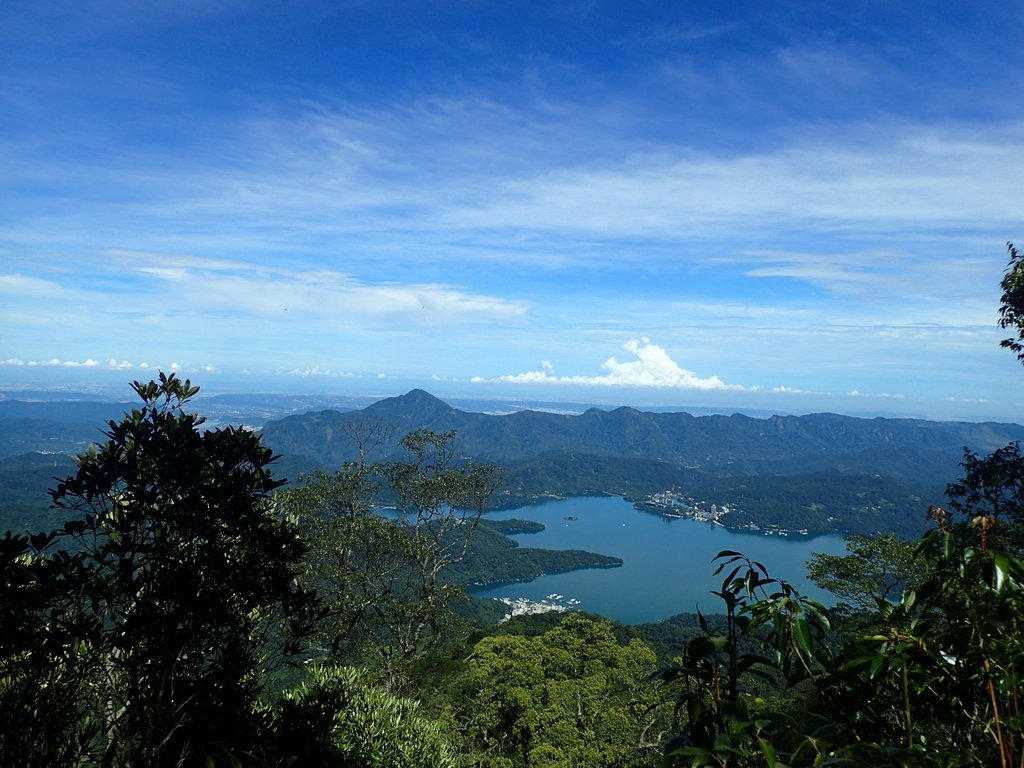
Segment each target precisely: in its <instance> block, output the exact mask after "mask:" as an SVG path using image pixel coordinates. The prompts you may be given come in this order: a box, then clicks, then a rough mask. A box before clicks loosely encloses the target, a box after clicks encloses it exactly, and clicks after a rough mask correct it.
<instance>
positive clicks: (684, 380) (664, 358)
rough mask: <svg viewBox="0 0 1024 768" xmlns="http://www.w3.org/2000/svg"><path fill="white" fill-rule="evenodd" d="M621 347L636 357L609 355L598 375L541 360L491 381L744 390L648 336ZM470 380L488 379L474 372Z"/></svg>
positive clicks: (632, 340)
mask: <svg viewBox="0 0 1024 768" xmlns="http://www.w3.org/2000/svg"><path fill="white" fill-rule="evenodd" d="M622 348H623V349H624V350H626V351H627V352H629V353H630V354H632V355H635V356H636V359H635V360H627V361H624V362H619V360H617V359H616V358H615V357H609V358H608V359H607V360H605V362H604V363H603V364H602V365H601V368H602V370H604V371H605V373H603V374H600V375H597V376H557V375H556V374H555V372H554V366H553V365H552V364H551V362H550V361H547V360H545V361H542V362H541V368H542V370H539V371H527V372H525V373H516V374H508V375H504V376H499V377H498V378H497V379H491V380H490V381H499V382H505V383H511V384H576V385H583V386H601V387H671V388H675V389H701V390H746V389H748V388H747V387H743V386H741V385H739V384H727V383H725V382H724V381H722V380H721V379H720V378H719V377H718V376H709V377H701V376H698V375H697V374H696V373H694V372H693V371H689V370H687V369H685V368H681V367H680V366H679V365H678V364H677V363H676V362H675V360H673V359H672V358H671V357H669V355H668V353H667V352H666V351H665V350H664V349H662V348H661V347H659V346H658V345H657V344H653V343H651V340H650V339H648V338H646V337H642V338H640V339H630V340H629V341H627V342H626V343H625V344H623V345H622ZM471 381H475V382H482V381H488V379H484V378H482V377H479V376H475V377H473V378H472V379H471Z"/></svg>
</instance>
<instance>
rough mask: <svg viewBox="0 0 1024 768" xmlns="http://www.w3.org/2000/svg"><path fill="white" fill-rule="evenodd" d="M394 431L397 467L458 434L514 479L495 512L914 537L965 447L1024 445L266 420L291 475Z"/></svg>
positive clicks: (955, 435)
mask: <svg viewBox="0 0 1024 768" xmlns="http://www.w3.org/2000/svg"><path fill="white" fill-rule="evenodd" d="M372 426H378V427H379V426H385V427H387V428H388V430H389V431H390V433H391V436H390V438H389V439H388V440H386V441H384V442H383V443H381V444H380V445H378V446H377V448H376V452H375V453H373V454H371V457H370V458H371V459H372V460H388V459H393V458H395V457H396V456H397V455H399V453H400V446H399V445H398V439H399V438H400V437H401V436H403V435H404V434H406V433H408V432H411V431H413V430H415V429H419V428H426V429H431V430H434V431H439V432H443V431H454V432H455V433H456V436H457V437H456V444H457V446H458V448H459V450H460V452H461V453H462V454H463V455H464V456H466V457H471V458H473V459H476V460H480V461H487V462H492V463H495V464H499V465H502V466H503V467H505V468H506V469H507V473H506V482H505V486H504V488H503V489H502V491H501V492H500V493H499V495H498V498H497V500H496V503H497V504H498V505H499V506H511V505H518V504H522V503H526V502H528V501H531V500H534V499H537V498H540V497H546V496H569V495H584V494H595V493H598V494H599V493H611V494H617V495H623V496H627V497H634V498H640V497H643V496H645V495H648V494H652V493H655V492H657V491H660V490H665V489H669V488H682V489H685V491H686V492H687V494H689V495H690V496H693V497H695V498H700V499H707V500H709V501H717V503H720V504H721V503H727V504H729V505H730V506H732V507H733V508H734V509H737V511H736V512H735V513H732V514H731V518H730V519H731V520H732V521H733V522H734V523H740V524H749V525H758V526H760V527H766V526H768V527H784V528H789V529H797V530H803V529H807V530H809V531H811V532H816V533H823V532H858V533H867V534H870V533H874V532H877V531H881V530H893V531H897V532H899V533H902V534H904V535H908V536H909V535H916V534H918V533H919V532H920V530H921V529H922V528H923V527H924V525H925V523H924V511H925V510H926V509H927V507H928V505H929V504H931V503H942V502H943V500H944V498H943V491H944V489H945V487H946V485H947V484H948V483H950V482H951V481H953V480H954V479H955V478H956V477H957V476H958V474H959V466H958V465H959V462H960V460H961V459H962V457H963V449H964V448H965V447H967V448H970V449H972V450H974V451H978V452H982V453H984V452H989V451H992V450H994V449H995V448H998V447H1000V446H1003V445H1006V444H1007V443H1009V442H1012V441H1016V440H1024V427H1022V426H1020V425H1017V424H999V423H968V422H934V421H925V420H919V419H888V418H874V419H863V418H854V417H850V416H840V415H837V414H832V413H822V414H811V415H806V416H772V417H770V418H764V419H759V418H752V417H750V416H743V415H739V414H736V415H732V416H721V415H709V416H693V415H690V414H688V413H651V412H644V411H638V410H636V409H633V408H617V409H615V410H611V411H605V410H600V409H597V408H591V409H589V410H587V411H586V412H584V413H582V414H579V415H562V414H553V413H543V412H537V411H521V412H517V413H513V414H508V415H500V416H495V415H488V414H482V413H472V412H467V411H461V410H458V409H455V408H452V407H451V406H449V405H447V404H446V403H444V402H443V401H441V400H439V399H438V398H436V397H434V396H433V395H431V394H429V393H428V392H424V391H423V390H413V391H411V392H409V393H408V394H406V395H403V396H401V397H392V398H387V399H384V400H380V401H378V402H376V403H374V404H372V405H370V406H368V407H366V408H364V409H362V410H358V411H351V412H346V413H339V412H337V411H329V410H328V411H318V412H311V413H306V414H302V415H296V416H289V417H287V418H283V419H279V420H276V421H271V422H268V423H267V424H266V425H265V427H264V429H263V437H264V442H265V443H266V444H267V445H269V446H270V447H271V448H272V449H273V450H274V451H275V452H277V453H280V454H282V463H281V465H280V469H281V470H282V471H283V472H284V473H285V474H286V475H287V476H289V477H292V478H294V477H297V476H298V475H300V474H301V473H302V472H307V471H310V470H314V469H323V470H333V469H337V468H340V467H341V465H342V464H343V463H344V462H345V461H349V460H354V459H356V458H357V440H356V439H354V436H358V435H360V434H366V432H367V430H368V428H370V427H372Z"/></svg>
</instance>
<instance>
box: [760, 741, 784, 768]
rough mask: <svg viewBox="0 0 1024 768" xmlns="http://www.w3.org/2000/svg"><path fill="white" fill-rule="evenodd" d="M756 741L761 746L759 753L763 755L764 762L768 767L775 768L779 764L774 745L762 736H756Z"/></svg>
mask: <svg viewBox="0 0 1024 768" xmlns="http://www.w3.org/2000/svg"><path fill="white" fill-rule="evenodd" d="M757 743H758V744H759V745H760V746H761V754H762V755H764V759H765V762H766V763H768V768H776V766H777V765H778V764H779V758H778V755H776V754H775V747H773V746H772V745H771V744H769V743H768V742H767V741H765V740H764V739H762V738H758V740H757Z"/></svg>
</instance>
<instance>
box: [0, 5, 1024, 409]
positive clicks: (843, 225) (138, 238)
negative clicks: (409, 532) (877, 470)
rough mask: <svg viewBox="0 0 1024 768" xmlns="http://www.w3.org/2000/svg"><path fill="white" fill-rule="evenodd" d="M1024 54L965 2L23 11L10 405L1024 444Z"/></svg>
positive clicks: (13, 45)
mask: <svg viewBox="0 0 1024 768" xmlns="http://www.w3.org/2000/svg"><path fill="white" fill-rule="evenodd" d="M922 18H927V20H928V23H927V24H922V23H921V19H922ZM993 40H998V41H1000V45H993V44H992V41H993ZM1022 43H1024V10H1022V9H1021V8H1019V7H1016V6H1013V5H1008V6H999V5H997V4H977V3H971V2H968V1H967V0H954V1H953V2H950V3H943V4H941V5H936V4H934V3H925V2H924V1H923V0H911V1H910V2H906V3H900V4H896V5H893V4H888V5H879V4H876V3H870V2H867V1H866V0H864V1H863V2H859V1H857V0H854V2H850V3H844V4H841V5H835V4H820V3H811V2H806V1H805V0H781V1H780V2H778V3H772V4H764V3H758V2H754V1H753V0H740V1H739V2H736V3H730V4H720V5H716V4H706V5H705V6H704V7H694V6H692V5H690V4H686V5H683V4H670V3H655V2H639V3H628V4H627V3H621V2H615V1H613V0H596V1H595V2H590V3H578V2H574V1H573V0H555V2H551V3H544V4H529V3H514V2H496V3H495V2H491V3H478V2H469V3H460V4H445V3H414V2H409V0H380V2H375V3H356V4H335V5H327V6H316V7H312V6H305V5H300V6H290V7H284V6H281V7H278V6H274V5H273V4H271V5H270V6H259V7H252V6H249V5H247V4H234V3H212V4H211V3H198V2H192V1H191V0H187V1H186V2H182V3H176V4H174V5H173V6H155V5H152V4H138V3H129V2H127V0H85V1H84V2H74V3H72V2H57V3H35V2H30V1H29V0H10V2H8V3H5V4H4V8H3V10H0V46H2V49H3V50H4V51H5V64H4V67H3V68H2V69H0V98H2V99H3V100H4V102H5V104H7V105H8V106H9V109H7V110H5V111H4V112H3V113H2V114H0V138H2V139H3V141H0V169H2V170H0V195H2V196H3V198H4V200H5V205H4V206H3V207H2V208H0V328H3V331H2V332H0V389H4V388H12V387H19V386H28V385H32V386H47V385H50V384H58V385H63V384H65V383H66V382H70V381H72V380H74V381H88V380H89V377H101V376H114V375H115V374H118V373H120V374H122V375H123V374H125V373H128V372H134V373H135V374H138V372H139V371H145V370H147V367H151V368H152V369H154V370H155V369H157V368H162V369H164V370H167V369H169V368H170V363H161V364H160V365H156V364H153V365H152V366H147V365H146V364H145V363H142V362H138V361H150V362H152V361H154V360H159V361H173V363H174V365H175V368H174V369H175V370H180V371H182V372H184V373H188V374H189V375H193V376H194V377H196V378H197V380H198V381H199V383H200V384H203V385H204V386H206V387H208V388H216V387H217V386H218V385H223V386H231V387H233V388H238V387H247V388H249V387H252V388H259V387H261V386H262V387H268V386H283V387H287V386H288V382H289V381H293V382H298V381H300V380H303V381H306V382H315V381H322V382H325V386H350V385H351V386H356V385H358V383H359V382H360V381H365V382H381V381H385V382H394V386H395V387H396V388H401V386H402V382H423V381H433V382H436V383H437V386H438V387H441V388H442V390H443V388H444V387H449V388H451V389H452V390H453V391H454V390H456V389H460V388H461V387H462V386H463V385H465V387H466V388H467V390H466V391H473V392H485V391H486V392H498V391H502V392H517V391H518V392H522V393H524V394H531V393H538V394H540V393H544V396H553V397H557V396H563V395H564V396H569V393H570V392H572V391H573V388H574V387H577V388H579V390H580V391H589V392H593V393H596V392H600V393H602V396H603V397H605V398H606V399H608V400H615V399H618V400H621V401H622V402H623V403H630V402H631V399H632V398H636V397H645V398H647V399H648V401H649V402H651V403H657V402H664V403H666V404H677V403H678V401H679V398H680V397H684V396H685V397H690V398H694V399H697V400H700V401H701V402H709V403H711V402H714V403H719V402H721V403H732V404H735V406H736V407H738V408H739V407H744V406H749V407H758V408H777V409H784V410H806V409H811V408H818V407H828V408H830V409H834V410H840V411H842V410H850V409H857V408H860V409H863V408H864V407H865V406H864V403H865V401H871V402H873V403H880V402H883V401H884V402H888V403H891V404H892V405H894V406H897V407H898V408H900V409H901V411H906V412H907V413H913V414H924V415H930V416H936V417H966V418H981V417H989V416H992V417H1000V418H1015V419H1022V418H1024V397H1022V396H1021V394H1020V392H1021V387H1020V386H1019V382H1020V381H1021V380H1020V378H1019V377H1020V376H1021V375H1022V374H1024V372H1022V371H1020V370H1019V366H1018V365H1017V364H1016V363H1015V361H1014V360H1013V359H1012V356H1009V355H1007V354H1006V353H1005V352H1004V351H1002V350H1000V349H999V347H998V341H999V339H1000V338H1001V336H1000V333H999V330H998V329H997V328H996V325H995V323H996V319H997V316H998V315H997V302H998V296H999V290H998V282H999V279H1000V277H1001V274H1002V270H1003V267H1004V265H1005V256H1006V253H1005V242H1006V241H1008V240H1009V241H1012V240H1018V241H1020V240H1024V233H1022V230H1024V226H1022V225H1024V213H1022V209H1021V207H1020V204H1019V197H1020V195H1019V186H1020V178H1019V177H1020V169H1021V168H1024V63H1022V62H1021V61H1020V58H1019V57H1014V56H1012V55H1009V54H1008V53H1007V52H1008V51H1015V50H1020V49H1021V47H1022ZM619 350H625V351H626V353H627V354H628V355H629V357H627V358H625V359H624V360H620V359H619V358H620V357H622V355H621V353H620V352H619ZM616 355H618V356H616ZM537 360H546V361H549V362H547V363H544V364H542V365H541V366H540V368H539V369H538V368H537V365H536V361H537ZM602 360H603V361H605V362H604V363H603V364H602V363H601V362H600V361H602ZM129 361H133V362H129ZM677 361H678V362H677ZM556 368H557V372H556ZM829 393H833V394H829ZM871 393H877V394H871ZM441 394H443V391H442V392H441ZM823 398H824V400H823ZM695 404H699V403H695Z"/></svg>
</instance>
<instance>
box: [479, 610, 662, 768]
mask: <svg viewBox="0 0 1024 768" xmlns="http://www.w3.org/2000/svg"><path fill="white" fill-rule="evenodd" d="M655 658H656V657H655V654H654V652H653V651H652V650H651V649H650V648H649V647H648V646H647V645H646V644H645V643H643V642H642V641H640V640H637V639H633V640H631V641H629V643H627V644H625V645H623V644H620V643H619V642H618V641H617V640H616V638H615V635H614V634H613V632H612V627H611V624H610V622H607V621H594V620H591V619H588V618H585V617H583V616H576V615H572V614H570V615H569V616H567V617H566V618H565V619H564V620H563V621H562V622H561V624H559V625H558V626H557V627H555V628H554V629H551V630H549V631H548V632H545V633H544V634H542V635H540V636H538V637H523V636H519V635H498V636H494V637H487V638H484V639H483V640H481V641H480V642H479V643H477V645H476V646H475V648H474V650H473V653H472V655H471V656H470V658H469V667H470V678H471V683H470V685H469V689H468V691H467V696H468V698H467V703H466V704H464V705H463V706H464V707H465V708H466V709H467V710H468V711H466V712H465V713H464V714H463V717H464V718H465V720H466V721H467V727H466V730H467V737H468V739H469V740H470V742H471V743H473V744H474V745H475V746H476V748H477V749H478V751H479V755H478V758H477V759H478V761H479V762H478V764H479V765H483V766H493V767H494V768H499V767H503V768H511V767H512V766H533V767H534V768H569V766H588V768H590V767H593V768H602V767H604V768H612V767H617V766H622V767H623V768H625V766H639V765H647V764H649V760H650V757H651V755H652V753H654V752H655V751H656V747H654V745H648V749H647V750H645V749H644V748H643V747H642V746H641V744H640V742H641V740H642V739H643V738H644V736H645V728H646V727H647V726H650V725H651V719H650V718H649V713H650V712H651V710H652V708H653V706H654V705H655V703H656V697H655V694H654V691H653V690H652V689H651V687H650V686H649V685H648V684H647V676H648V675H649V674H650V672H651V670H652V669H653V667H654V664H655ZM651 740H652V741H654V744H656V743H657V742H656V739H654V738H653V737H652V738H651Z"/></svg>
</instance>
